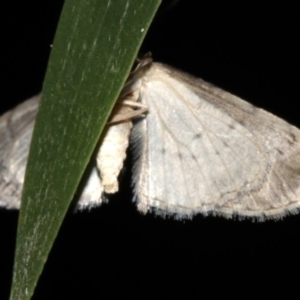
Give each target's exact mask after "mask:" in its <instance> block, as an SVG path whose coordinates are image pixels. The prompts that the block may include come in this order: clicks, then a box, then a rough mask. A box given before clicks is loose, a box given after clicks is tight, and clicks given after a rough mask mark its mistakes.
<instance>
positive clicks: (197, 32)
mask: <svg viewBox="0 0 300 300" xmlns="http://www.w3.org/2000/svg"><path fill="white" fill-rule="evenodd" d="M170 3H171V1H167V2H165V3H164V5H163V6H162V7H161V9H160V11H159V13H158V14H157V16H156V18H155V20H154V22H153V24H152V26H151V28H150V31H149V32H148V34H147V37H146V39H145V42H144V44H143V46H142V51H143V52H147V51H151V52H152V53H153V57H154V60H156V61H162V62H164V63H167V64H169V65H172V66H174V67H177V68H179V69H182V70H184V71H187V72H189V73H191V74H194V75H195V76H197V77H202V78H203V79H205V80H207V81H209V82H212V83H214V84H215V85H217V86H219V87H221V88H223V89H225V90H228V91H230V92H231V93H233V94H236V95H238V96H240V97H241V98H243V99H245V100H247V101H249V102H251V103H253V104H255V105H257V106H259V107H263V108H264V109H266V110H268V111H270V112H272V113H274V114H276V115H278V116H280V117H282V118H284V119H286V120H287V121H289V122H291V123H292V124H294V125H296V126H298V127H300V116H299V115H300V114H299V109H298V105H299V75H298V74H299V65H300V64H299V50H300V49H299V16H298V14H297V12H298V7H297V6H296V3H295V5H292V4H286V3H280V4H275V3H272V4H271V5H262V4H255V2H250V1H249V4H247V3H244V2H242V1H241V2H240V4H236V3H235V4H234V5H233V4H232V5H231V4H228V3H227V1H209V3H207V2H204V1H187V0H184V1H183V0H181V1H178V2H177V3H175V5H174V6H169V4H170ZM62 4H63V1H19V0H16V1H13V2H11V4H6V5H5V7H4V6H3V5H2V6H3V7H2V14H3V18H2V21H1V22H2V26H1V39H2V51H4V52H2V55H1V68H0V72H1V75H0V76H1V90H0V99H1V105H0V106H1V112H4V111H5V110H7V109H9V108H11V107H13V106H14V105H16V104H17V103H19V102H21V101H23V100H24V99H26V98H28V97H30V96H32V95H34V94H36V93H37V92H38V91H40V90H41V85H42V81H43V77H44V74H45V70H46V66H47V60H48V56H49V52H50V47H49V46H50V44H51V43H52V41H53V36H54V33H55V28H56V25H57V21H58V18H59V14H60V11H61V7H62ZM0 142H1V141H0ZM130 169H131V162H130V161H128V162H127V163H126V167H125V171H124V173H123V174H122V175H123V176H122V179H121V191H122V192H120V193H119V194H117V195H116V196H114V197H113V198H112V199H111V201H110V203H109V204H107V205H103V206H102V207H100V208H98V209H94V210H92V211H90V212H83V213H77V214H68V216H67V217H66V219H65V222H64V224H63V226H62V228H61V231H60V233H59V236H58V238H57V240H56V242H55V244H54V247H53V249H52V251H51V253H50V256H49V259H48V261H47V263H46V266H45V269H44V272H43V274H42V276H41V278H40V281H39V283H38V286H37V288H36V293H35V296H34V297H33V299H69V298H70V299H100V298H101V297H102V299H107V298H114V299H116V298H122V299H123V298H125V297H133V298H138V299H152V298H154V297H156V298H171V297H172V298H173V297H174V296H181V297H182V298H184V299H188V298H191V296H196V297H198V298H203V297H207V295H210V296H214V295H217V294H218V295H221V296H225V295H226V296H228V295H237V296H240V297H244V296H245V295H247V296H248V297H249V296H253V297H259V296H263V295H266V296H267V295H268V297H271V296H275V295H277V296H279V295H280V293H281V292H283V293H284V294H285V296H286V297H287V296H288V294H289V293H291V292H293V291H294V290H295V289H297V287H299V279H298V278H299V276H298V275H297V273H298V272H297V271H298V269H299V267H300V264H299V258H298V257H299V254H300V247H299V237H300V234H299V232H300V216H299V215H296V216H289V217H287V218H285V219H284V220H283V221H279V222H273V221H269V222H265V223H255V222H254V223H253V222H251V221H243V222H239V221H232V220H231V221H228V220H225V219H223V218H214V217H206V218H204V217H202V216H197V217H196V218H194V219H193V220H192V221H185V222H178V221H174V220H172V219H167V220H164V219H161V218H159V217H155V216H154V215H152V214H148V215H146V216H143V215H141V214H140V213H138V212H137V210H136V207H135V205H134V204H133V203H132V202H131V198H132V193H131V188H130ZM17 216H18V213H17V212H15V211H6V210H3V209H2V210H0V299H7V298H8V295H9V289H10V284H11V276H12V266H13V255H14V247H15V237H16V228H17Z"/></svg>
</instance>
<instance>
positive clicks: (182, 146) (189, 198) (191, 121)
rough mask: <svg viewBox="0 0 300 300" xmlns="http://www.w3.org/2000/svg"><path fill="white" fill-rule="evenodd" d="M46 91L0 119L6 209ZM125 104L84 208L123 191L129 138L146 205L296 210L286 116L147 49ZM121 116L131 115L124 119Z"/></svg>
mask: <svg viewBox="0 0 300 300" xmlns="http://www.w3.org/2000/svg"><path fill="white" fill-rule="evenodd" d="M127 95H131V96H130V97H131V98H130V100H128V99H127V97H126V96H127ZM39 99H40V97H39V96H36V97H33V98H31V99H29V100H27V101H26V102H24V103H23V104H21V105H19V106H17V107H16V108H15V109H13V110H11V111H9V112H7V113H6V114H4V115H3V116H2V117H1V118H0V163H1V172H0V206H2V207H5V208H19V206H20V197H21V190H22V185H23V181H24V172H25V167H26V162H27V156H28V151H29V144H30V139H31V134H32V131H33V126H34V120H35V116H36V113H37V110H38V103H39ZM117 107H118V109H117V111H118V112H116V110H114V111H113V112H112V115H111V120H112V122H110V123H109V124H108V125H107V129H106V131H105V133H104V137H103V142H102V143H101V145H100V147H99V149H98V150H97V158H96V160H95V161H94V162H92V164H93V166H92V168H91V170H90V173H89V174H88V176H87V177H88V180H87V182H86V185H85V187H84V189H83V191H82V194H81V195H80V197H79V201H78V204H77V206H78V208H79V209H84V208H90V207H93V206H97V205H100V204H101V203H102V201H103V199H105V198H106V195H107V194H109V193H115V192H116V191H117V190H118V175H119V172H120V170H121V169H122V166H123V161H124V159H125V157H126V149H127V147H128V144H129V141H130V144H131V147H130V149H131V151H132V154H133V157H134V167H133V170H132V181H133V186H134V199H133V201H134V202H136V204H137V207H138V209H139V211H141V212H142V213H147V212H149V211H150V212H154V213H156V214H158V215H163V216H165V215H172V216H174V217H175V218H177V219H184V218H191V217H192V216H194V215H195V214H198V213H201V214H203V215H209V214H212V215H220V216H224V217H226V218H232V217H234V216H238V217H239V218H244V217H250V218H254V219H258V220H261V221H263V220H266V219H279V218H281V217H283V216H285V215H287V214H294V213H297V212H298V210H299V203H300V131H299V129H297V128H296V127H294V126H292V125H290V124H288V123H287V122H286V121H284V120H282V119H280V118H278V117H276V116H274V115H272V114H270V113H268V112H266V111H264V110H262V109H259V108H257V107H255V106H253V105H251V104H250V103H248V102H246V101H244V100H242V99H240V98H238V97H236V96H234V95H232V94H230V93H228V92H225V91H223V90H221V89H219V88H217V87H215V86H213V85H211V84H209V83H207V82H205V81H203V80H201V79H197V78H194V77H192V76H191V75H189V74H186V73H184V72H182V71H178V70H176V69H174V68H172V67H169V66H167V65H164V64H161V63H154V62H152V59H151V58H149V57H146V58H145V59H143V60H141V61H139V64H138V66H137V68H136V69H135V70H134V71H133V72H132V73H131V75H130V77H129V79H128V81H127V83H126V85H125V87H124V89H123V91H122V93H121V95H120V98H119V101H118V106H117ZM136 107H137V110H136ZM140 114H142V116H140ZM120 115H126V116H127V115H129V116H131V117H130V118H123V121H122V120H121V121H120V119H118V118H119V116H120ZM136 115H137V116H136ZM121 119H122V118H121ZM114 121H118V122H114Z"/></svg>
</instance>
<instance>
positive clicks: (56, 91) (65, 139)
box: [11, 0, 160, 299]
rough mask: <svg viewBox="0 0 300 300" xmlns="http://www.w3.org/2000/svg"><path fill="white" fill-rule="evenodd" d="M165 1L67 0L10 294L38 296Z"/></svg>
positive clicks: (34, 147)
mask: <svg viewBox="0 0 300 300" xmlns="http://www.w3.org/2000/svg"><path fill="white" fill-rule="evenodd" d="M159 4H160V1H159V0H156V1H147V0H114V1H109V0H101V1H100V0H73V1H71V0H68V1H66V3H65V6H64V9H63V12H62V15H61V19H60V22H59V25H58V29H57V34H56V37H55V41H54V44H53V48H52V53H51V58H50V61H49V65H48V71H47V74H46V79H45V82H44V87H43V99H42V102H41V105H40V109H39V113H38V116H37V119H36V126H35V129H34V133H33V138H32V143H31V148H30V155H29V159H28V165H27V170H26V178H25V184H24V190H23V196H22V204H21V210H20V215H19V227H18V235H17V248H16V254H15V265H14V276H13V285H12V291H11V299H30V298H31V296H32V294H33V291H34V288H35V286H36V283H37V281H38V278H39V276H40V274H41V272H42V269H43V266H44V264H45V262H46V260H47V257H48V254H49V252H50V250H51V247H52V244H53V242H54V240H55V238H56V236H57V233H58V230H59V228H60V226H61V224H62V221H63V219H64V216H65V214H66V212H67V210H68V207H69V205H70V203H71V201H72V198H73V196H74V193H75V192H76V189H77V186H78V184H79V182H80V179H81V177H82V174H83V172H84V170H85V168H86V166H87V164H88V162H89V159H90V157H91V154H92V152H93V150H94V148H95V145H96V143H97V141H98V140H99V137H100V134H101V131H102V129H103V127H104V125H105V123H106V121H107V118H108V116H109V114H110V112H111V109H112V107H113V104H114V102H115V101H116V99H117V97H118V95H119V93H120V91H121V89H122V87H123V84H124V82H125V80H126V78H127V76H128V74H129V72H130V69H131V66H132V64H133V62H134V59H135V58H136V55H137V52H138V49H139V47H140V45H141V43H142V41H143V38H144V36H145V33H146V32H147V29H148V27H149V25H150V23H151V21H152V19H153V16H154V14H155V12H156V10H157V8H158V6H159ZM54 288H55V287H54Z"/></svg>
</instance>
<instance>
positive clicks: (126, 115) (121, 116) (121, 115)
mask: <svg viewBox="0 0 300 300" xmlns="http://www.w3.org/2000/svg"><path fill="white" fill-rule="evenodd" d="M117 105H118V104H117ZM123 105H124V106H128V107H130V108H138V109H135V110H130V111H126V112H125V111H123V110H122V109H120V110H119V111H116V112H114V113H113V114H112V116H111V118H110V119H109V121H108V123H107V124H114V123H119V122H124V121H128V120H130V119H132V118H134V117H136V116H144V115H145V113H146V112H148V106H147V105H145V104H142V103H139V102H135V101H132V100H124V101H122V103H121V104H119V106H123Z"/></svg>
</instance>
